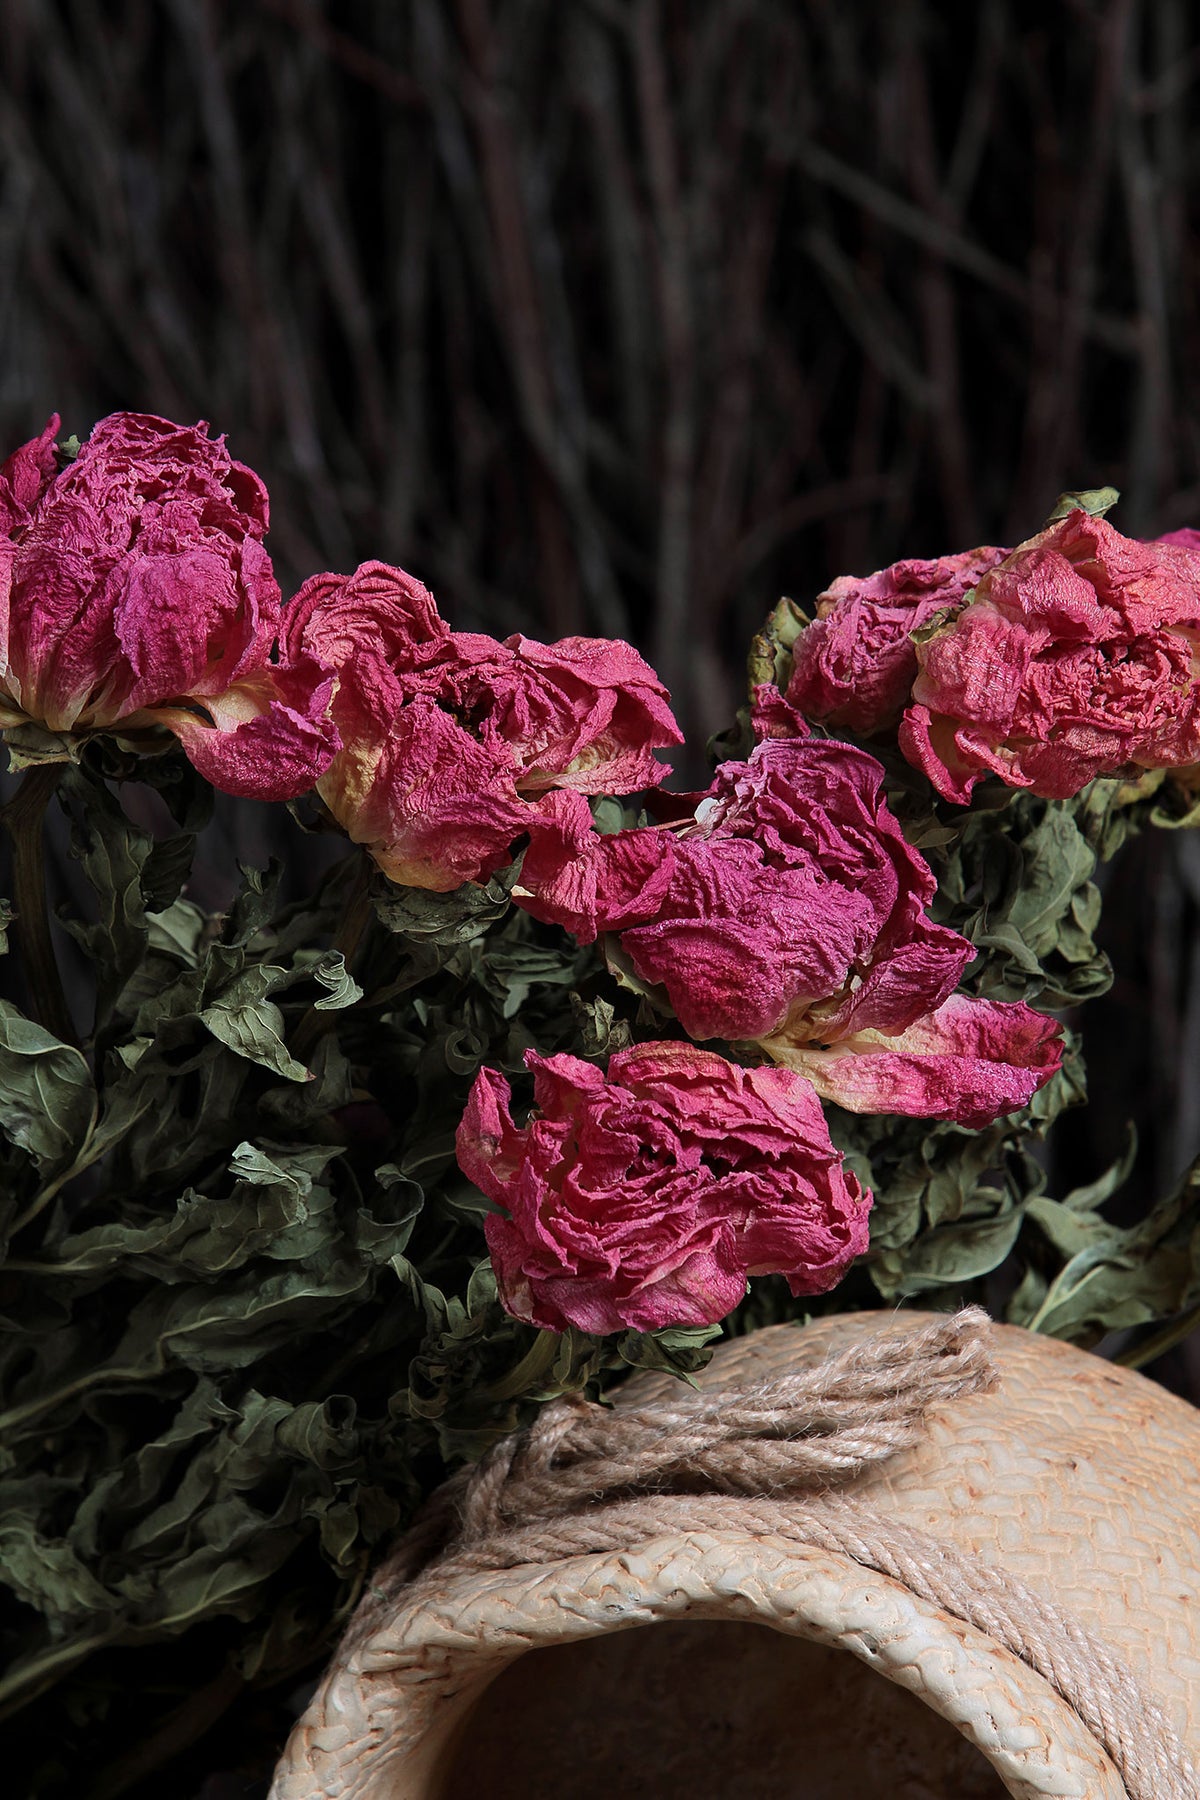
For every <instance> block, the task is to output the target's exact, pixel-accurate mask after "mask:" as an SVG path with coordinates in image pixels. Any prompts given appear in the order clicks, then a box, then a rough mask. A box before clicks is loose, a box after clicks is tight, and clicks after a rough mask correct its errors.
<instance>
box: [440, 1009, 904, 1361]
mask: <svg viewBox="0 0 1200 1800" xmlns="http://www.w3.org/2000/svg"><path fill="white" fill-rule="evenodd" d="M526 1061H527V1063H528V1065H529V1067H530V1068H531V1069H532V1070H533V1072H534V1076H535V1088H536V1097H537V1104H536V1107H535V1110H534V1112H533V1114H532V1115H531V1117H530V1119H529V1121H528V1122H527V1124H526V1125H524V1126H522V1127H520V1128H518V1127H517V1126H516V1125H514V1123H513V1120H512V1116H511V1113H510V1111H509V1102H510V1093H509V1087H508V1083H507V1081H505V1080H504V1078H503V1077H502V1076H501V1075H499V1074H498V1073H497V1072H496V1071H494V1070H490V1069H484V1070H482V1071H481V1072H480V1074H479V1076H478V1077H477V1079H476V1082H475V1085H474V1087H473V1089H472V1092H471V1097H470V1100H469V1102H468V1105H467V1109H466V1112H465V1114H464V1117H463V1120H462V1123H461V1125H460V1127H459V1132H458V1158H459V1164H460V1166H461V1168H462V1170H463V1172H464V1174H466V1175H467V1176H468V1178H469V1179H470V1180H472V1181H474V1182H475V1183H476V1185H477V1186H478V1187H479V1188H480V1189H481V1190H482V1191H483V1192H484V1193H485V1194H487V1195H488V1197H489V1198H490V1199H492V1200H493V1201H495V1203H496V1204H497V1206H499V1207H501V1208H503V1211H502V1212H498V1213H495V1214H492V1215H490V1216H489V1217H488V1218H487V1220H486V1221H485V1231H486V1234H487V1241H488V1248H489V1251H490V1253H491V1257H492V1263H493V1266H494V1268H495V1271H496V1278H497V1283H498V1286H499V1290H500V1297H501V1299H502V1301H503V1303H504V1305H505V1306H506V1307H507V1308H508V1310H509V1311H510V1312H511V1313H513V1314H515V1316H516V1317H518V1318H521V1319H526V1320H528V1321H529V1322H530V1323H532V1324H535V1325H539V1326H541V1327H542V1328H543V1329H546V1330H550V1331H563V1330H565V1329H567V1327H568V1326H572V1325H573V1326H575V1327H577V1328H578V1329H580V1330H584V1331H590V1332H595V1333H597V1334H603V1333H607V1332H612V1331H620V1330H626V1329H632V1330H636V1331H652V1330H656V1329H659V1328H661V1327H663V1326H668V1325H683V1324H695V1325H699V1324H710V1323H714V1322H715V1321H716V1320H718V1319H720V1318H723V1317H724V1316H725V1315H726V1314H727V1313H728V1312H730V1311H731V1310H732V1309H733V1307H734V1306H736V1305H737V1303H738V1301H739V1300H740V1299H741V1298H742V1295H743V1294H744V1293H745V1290H746V1280H747V1276H748V1275H751V1274H768V1273H781V1274H783V1275H785V1276H786V1278H787V1280H788V1282H789V1285H790V1286H791V1288H792V1292H793V1293H796V1294H811V1293H823V1292H825V1291H826V1290H827V1289H828V1288H830V1287H832V1286H833V1285H834V1284H835V1283H836V1282H837V1281H838V1280H839V1279H840V1277H841V1275H842V1274H844V1272H845V1270H846V1268H847V1267H848V1265H849V1263H850V1262H851V1261H852V1259H853V1258H854V1257H855V1256H856V1255H858V1254H860V1253H861V1252H862V1251H863V1250H865V1248H866V1245H867V1212H868V1208H869V1205H870V1196H869V1195H866V1194H864V1193H863V1191H862V1189H861V1188H860V1187H859V1185H858V1183H857V1181H856V1180H855V1179H854V1177H853V1176H852V1175H850V1174H849V1173H848V1172H847V1171H846V1169H845V1168H844V1166H843V1164H842V1161H841V1158H840V1156H839V1154H838V1152H837V1151H836V1150H835V1149H834V1148H833V1145H832V1143H831V1142H830V1139H829V1133H828V1128H827V1127H826V1124H825V1119H824V1115H823V1113H822V1111H821V1107H820V1103H819V1101H818V1100H817V1098H816V1095H815V1094H814V1093H813V1091H812V1089H811V1087H810V1086H809V1085H808V1084H807V1083H806V1082H804V1081H803V1080H801V1079H800V1078H799V1077H798V1076H796V1075H793V1074H791V1073H790V1072H789V1071H787V1070H783V1069H743V1068H740V1067H737V1066H736V1065H734V1064H731V1063H728V1062H726V1061H725V1060H724V1058H722V1057H718V1056H713V1055H711V1054H710V1053H708V1052H705V1051H702V1050H697V1049H695V1048H694V1046H692V1045H690V1044H679V1043H658V1044H654V1043H651V1044H641V1045H638V1046H637V1047H636V1048H634V1049H631V1050H628V1051H622V1052H620V1053H619V1054H618V1055H616V1056H614V1057H613V1058H612V1059H611V1060H610V1062H609V1066H608V1071H607V1074H605V1073H604V1072H603V1071H601V1070H599V1069H597V1068H596V1067H594V1066H593V1065H592V1064H590V1063H585V1062H582V1061H580V1060H579V1059H578V1058H576V1057H573V1056H567V1055H558V1056H552V1057H540V1056H538V1055H537V1054H536V1053H535V1052H532V1051H531V1052H529V1053H528V1054H527V1057H526Z"/></svg>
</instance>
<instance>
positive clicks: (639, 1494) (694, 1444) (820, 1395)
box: [353, 1307, 1200, 1800]
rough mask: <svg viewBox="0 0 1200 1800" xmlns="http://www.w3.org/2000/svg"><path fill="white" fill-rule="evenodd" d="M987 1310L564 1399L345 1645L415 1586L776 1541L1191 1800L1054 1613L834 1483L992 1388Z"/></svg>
mask: <svg viewBox="0 0 1200 1800" xmlns="http://www.w3.org/2000/svg"><path fill="white" fill-rule="evenodd" d="M987 1325H988V1319H987V1315H986V1314H985V1313H983V1312H982V1311H981V1310H980V1309H979V1308H975V1307H973V1308H969V1309H967V1310H966V1311H964V1312H960V1313H958V1314H956V1315H955V1316H954V1317H952V1318H947V1319H944V1320H937V1321H935V1322H934V1323H933V1324H930V1325H926V1326H923V1327H921V1328H919V1329H917V1330H915V1331H913V1332H911V1333H906V1334H903V1335H901V1334H895V1335H884V1336H880V1337H877V1338H875V1339H873V1340H871V1339H868V1340H867V1341H866V1342H865V1343H861V1344H856V1345H854V1346H853V1347H852V1348H850V1349H849V1350H845V1351H842V1352H839V1353H836V1354H832V1355H830V1356H829V1357H827V1358H826V1359H825V1361H824V1362H822V1363H821V1364H819V1365H817V1366H816V1367H815V1368H812V1369H805V1370H800V1371H797V1372H796V1373H794V1374H790V1375H787V1376H784V1377H782V1378H779V1379H776V1380H772V1381H764V1382H760V1383H758V1384H755V1385H752V1386H749V1387H746V1388H743V1389H741V1390H739V1391H735V1392H730V1393H720V1392H710V1393H700V1394H697V1393H688V1392H685V1393H684V1394H683V1396H682V1397H681V1398H680V1399H678V1400H677V1401H676V1402H675V1403H673V1404H670V1405H666V1406H662V1407H654V1408H646V1409H644V1410H641V1411H621V1410H616V1411H613V1410H608V1409H606V1408H604V1407H600V1406H595V1405H592V1404H590V1403H589V1402H587V1401H584V1400H581V1399H579V1398H578V1397H577V1396H572V1397H570V1398H566V1399H563V1400H559V1401H555V1402H554V1403H552V1404H551V1405H549V1406H547V1407H545V1408H544V1409H543V1411H542V1412H541V1414H540V1415H539V1416H538V1418H537V1419H536V1420H535V1422H534V1423H533V1424H532V1425H531V1426H530V1427H529V1428H528V1430H526V1431H523V1432H518V1433H515V1434H514V1435H513V1436H511V1437H508V1438H505V1439H504V1440H503V1441H502V1442H501V1443H499V1444H496V1445H495V1446H494V1447H493V1448H492V1449H491V1450H490V1451H489V1452H488V1454H487V1455H486V1456H485V1457H484V1458H483V1460H482V1461H481V1462H480V1463H479V1464H478V1466H477V1467H476V1468H474V1469H472V1470H464V1471H462V1472H460V1474H459V1475H458V1476H456V1477H455V1478H454V1479H453V1480H452V1481H450V1482H448V1483H446V1485H445V1486H444V1487H443V1488H442V1489H440V1490H439V1492H438V1494H437V1495H435V1496H434V1500H433V1502H432V1503H431V1505H430V1506H429V1507H428V1508H427V1509H426V1512H425V1513H424V1514H423V1515H422V1517H421V1518H420V1519H419V1520H418V1521H417V1524H416V1525H415V1526H414V1528H413V1530H412V1531H411V1532H410V1533H409V1534H408V1536H407V1537H406V1539H405V1540H403V1542H402V1543H401V1545H400V1546H399V1549H398V1551H397V1553H396V1555H395V1556H394V1557H393V1558H392V1559H391V1560H390V1562H389V1564H388V1566H387V1568H386V1570H385V1571H384V1572H383V1575H382V1577H381V1583H380V1585H377V1587H376V1589H375V1598H374V1601H373V1602H372V1603H371V1604H370V1605H369V1606H368V1607H367V1608H364V1612H363V1615H362V1616H361V1617H360V1619H358V1620H356V1621H355V1628H354V1631H353V1636H354V1638H355V1639H356V1640H357V1641H359V1642H361V1641H362V1640H363V1639H364V1638H366V1637H368V1636H369V1635H370V1633H371V1631H372V1630H373V1628H374V1626H375V1624H376V1623H377V1620H378V1616H379V1613H380V1610H381V1608H382V1607H383V1606H384V1605H385V1604H386V1603H388V1602H391V1601H394V1599H395V1598H396V1597H398V1596H399V1594H400V1593H401V1591H404V1599H405V1601H406V1602H407V1603H410V1604H416V1603H419V1599H420V1594H421V1591H422V1589H423V1587H424V1584H425V1580H426V1579H427V1578H428V1579H429V1580H434V1579H436V1580H438V1581H441V1580H443V1579H444V1578H445V1577H446V1576H448V1575H455V1574H460V1573H467V1572H469V1571H473V1570H479V1569H501V1568H515V1567H518V1566H520V1565H523V1564H527V1563H533V1564H537V1563H544V1562H548V1561H552V1560H556V1559H558V1558H561V1557H569V1556H582V1555H588V1554H593V1553H596V1552H602V1551H606V1550H611V1549H614V1548H622V1547H626V1546H628V1545H629V1544H631V1543H638V1542H644V1541H645V1539H646V1538H647V1537H650V1536H659V1535H661V1534H663V1533H667V1532H669V1533H672V1534H674V1533H681V1532H687V1531H715V1532H730V1531H732V1532H737V1533H741V1534H747V1535H751V1536H774V1537H777V1538H783V1539H785V1540H787V1541H790V1542H793V1543H799V1544H804V1545H808V1546H813V1547H816V1548H820V1549H825V1550H830V1551H833V1552H835V1553H837V1554H840V1555H843V1556H846V1557H849V1558H850V1559H852V1560H853V1561H854V1562H857V1563H858V1564H860V1565H861V1566H862V1567H864V1568H869V1569H873V1570H875V1571H877V1572H878V1573H880V1574H883V1575H887V1576H890V1577H891V1578H892V1579H893V1580H896V1581H898V1582H900V1583H901V1584H902V1585H903V1586H905V1587H907V1588H908V1589H909V1590H910V1591H911V1592H912V1593H914V1594H916V1595H918V1596H919V1597H920V1598H922V1599H925V1600H928V1601H932V1602H933V1603H935V1604H936V1605H938V1606H940V1607H942V1608H943V1610H944V1611H946V1612H948V1613H950V1614H952V1615H953V1616H954V1617H956V1618H958V1619H961V1620H963V1621H964V1622H965V1623H967V1624H970V1625H973V1626H974V1627H975V1628H976V1629H978V1630H980V1631H982V1632H983V1633H985V1634H986V1635H987V1636H988V1637H990V1638H991V1639H992V1641H993V1642H995V1643H997V1644H1000V1645H1002V1646H1003V1647H1004V1648H1005V1649H1006V1650H1009V1651H1011V1652H1012V1654H1014V1655H1015V1656H1017V1657H1019V1658H1020V1659H1021V1660H1022V1661H1023V1662H1025V1663H1026V1664H1027V1665H1028V1666H1029V1667H1031V1668H1033V1669H1035V1670H1036V1671H1037V1673H1038V1674H1040V1675H1041V1676H1042V1677H1043V1679H1045V1680H1046V1681H1047V1682H1049V1683H1050V1685H1051V1686H1052V1687H1053V1688H1054V1689H1055V1690H1056V1692H1057V1693H1058V1694H1059V1695H1060V1696H1061V1697H1062V1699H1063V1700H1064V1701H1065V1702H1066V1703H1067V1705H1069V1706H1071V1707H1072V1708H1073V1709H1074V1711H1075V1712H1076V1714H1077V1715H1078V1717H1079V1718H1080V1719H1081V1720H1082V1721H1083V1722H1084V1723H1085V1724H1086V1726H1087V1727H1088V1729H1089V1730H1090V1731H1091V1733H1092V1735H1093V1736H1094V1737H1095V1738H1096V1740H1097V1742H1098V1743H1099V1744H1101V1745H1102V1747H1103V1748H1104V1750H1105V1751H1106V1752H1107V1754H1108V1756H1109V1758H1110V1760H1111V1761H1112V1763H1113V1764H1114V1765H1115V1767H1116V1768H1117V1770H1118V1772H1119V1773H1120V1775H1121V1778H1122V1780H1123V1781H1124V1784H1125V1788H1126V1792H1127V1794H1128V1795H1129V1800H1200V1781H1198V1780H1197V1776H1196V1772H1195V1770H1194V1769H1193V1768H1192V1767H1191V1765H1190V1764H1189V1762H1188V1759H1187V1757H1186V1755H1185V1753H1184V1751H1183V1748H1182V1746H1181V1744H1180V1742H1179V1739H1178V1737H1177V1736H1176V1734H1175V1731H1174V1729H1173V1728H1172V1726H1171V1724H1170V1722H1169V1720H1168V1719H1167V1718H1166V1717H1165V1715H1164V1714H1163V1713H1162V1711H1161V1709H1160V1708H1159V1707H1158V1706H1157V1705H1156V1704H1155V1703H1154V1702H1153V1701H1152V1700H1150V1699H1149V1698H1148V1697H1147V1696H1146V1695H1145V1694H1143V1693H1142V1692H1141V1691H1140V1689H1139V1686H1138V1683H1137V1681H1136V1679H1135V1677H1134V1676H1133V1674H1132V1672H1131V1671H1130V1670H1129V1669H1128V1668H1127V1667H1125V1666H1124V1664H1123V1663H1121V1662H1120V1661H1119V1660H1118V1659H1117V1658H1116V1657H1114V1656H1113V1655H1112V1654H1111V1652H1110V1651H1109V1650H1108V1649H1107V1648H1106V1647H1105V1646H1104V1645H1103V1644H1102V1643H1101V1642H1099V1641H1098V1640H1097V1639H1096V1638H1094V1637H1093V1636H1092V1635H1091V1633H1090V1632H1088V1631H1085V1630H1084V1629H1083V1627H1082V1626H1080V1625H1079V1624H1078V1623H1077V1622H1076V1621H1075V1620H1073V1619H1072V1618H1070V1616H1069V1615H1068V1614H1067V1613H1065V1612H1064V1611H1063V1609H1062V1608H1061V1607H1059V1606H1058V1605H1057V1604H1056V1603H1055V1602H1054V1601H1052V1600H1048V1599H1047V1598H1045V1597H1044V1596H1043V1595H1041V1594H1039V1593H1037V1592H1036V1591H1035V1590H1034V1589H1032V1588H1030V1587H1028V1586H1027V1585H1026V1584H1025V1583H1024V1582H1021V1581H1019V1580H1017V1579H1016V1577H1014V1576H1012V1575H1009V1574H1007V1573H1005V1572H1004V1571H1003V1570H1000V1569H995V1568H989V1567H987V1566H986V1565H984V1564H982V1563H979V1562H978V1561H976V1560H973V1559H971V1558H969V1557H967V1556H965V1555H964V1554H963V1553H962V1552H960V1551H959V1550H957V1549H954V1548H952V1547H951V1546H949V1545H947V1544H945V1543H942V1542H940V1541H939V1540H938V1539H936V1538H933V1537H931V1536H929V1535H928V1534H927V1533H925V1532H922V1531H918V1530H916V1529H915V1528H914V1527H912V1526H909V1525H905V1524H902V1523H901V1522H899V1521H897V1520H892V1519H886V1518H884V1517H882V1516H880V1515H878V1514H876V1513H874V1512H873V1511H872V1510H871V1509H870V1508H868V1507H865V1506H863V1505H862V1504H861V1503H860V1502H858V1501H856V1500H855V1499H853V1498H852V1497H849V1496H846V1495H844V1494H840V1493H838V1492H837V1491H836V1490H837V1489H838V1487H840V1486H842V1485H844V1484H845V1483H847V1482H848V1481H851V1480H853V1479H854V1478H855V1477H856V1476H858V1475H860V1474H862V1473H863V1471H864V1470H866V1469H868V1468H869V1467H871V1466H872V1465H873V1464H876V1463H879V1462H882V1461H884V1460H885V1459H886V1458H888V1457H890V1456H893V1455H895V1454H896V1453H897V1452H898V1451H900V1450H905V1449H909V1448H911V1447H913V1446H915V1445H916V1444H917V1443H918V1442H919V1441H920V1438H921V1435H922V1429H923V1425H924V1421H925V1419H926V1416H927V1414H928V1413H929V1412H930V1410H931V1409H932V1408H933V1407H934V1406H941V1405H944V1404H945V1403H947V1402H948V1401H951V1400H954V1399H958V1398H960V1397H962V1396H965V1395H968V1394H975V1393H985V1392H987V1391H989V1390H990V1389H991V1388H993V1387H994V1386H995V1385H996V1381H997V1376H996V1371H995V1367H994V1364H993V1363H992V1360H991V1357H990V1354H989V1352H988V1348H987V1343H986V1327H987Z"/></svg>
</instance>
